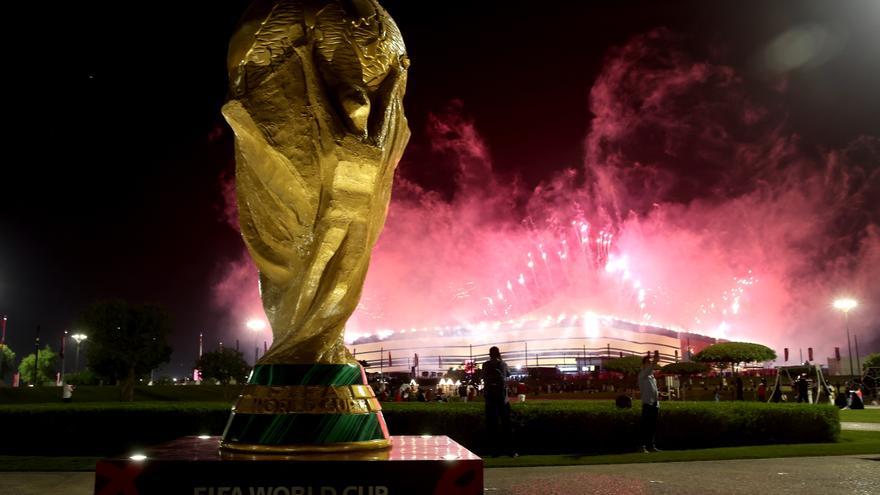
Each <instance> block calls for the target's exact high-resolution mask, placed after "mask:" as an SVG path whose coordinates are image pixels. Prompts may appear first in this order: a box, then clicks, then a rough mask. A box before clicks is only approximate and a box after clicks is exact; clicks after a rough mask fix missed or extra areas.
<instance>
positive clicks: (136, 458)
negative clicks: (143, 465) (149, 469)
mask: <svg viewBox="0 0 880 495" xmlns="http://www.w3.org/2000/svg"><path fill="white" fill-rule="evenodd" d="M129 459H131V460H133V461H138V462H140V461H143V460H146V459H147V456H145V455H144V454H134V455H132V456H130V457H129Z"/></svg>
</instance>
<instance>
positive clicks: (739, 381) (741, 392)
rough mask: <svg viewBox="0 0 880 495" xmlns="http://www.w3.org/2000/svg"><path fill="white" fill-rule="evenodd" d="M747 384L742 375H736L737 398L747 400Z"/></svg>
mask: <svg viewBox="0 0 880 495" xmlns="http://www.w3.org/2000/svg"><path fill="white" fill-rule="evenodd" d="M744 389H745V386H744V384H743V379H742V377H740V376H737V377H736V400H746V398H745V390H744Z"/></svg>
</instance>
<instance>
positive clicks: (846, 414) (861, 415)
mask: <svg viewBox="0 0 880 495" xmlns="http://www.w3.org/2000/svg"><path fill="white" fill-rule="evenodd" d="M840 420H841V421H849V422H854V423H880V409H858V410H855V411H853V410H850V409H841V411H840Z"/></svg>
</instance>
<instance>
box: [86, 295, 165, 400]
mask: <svg viewBox="0 0 880 495" xmlns="http://www.w3.org/2000/svg"><path fill="white" fill-rule="evenodd" d="M79 325H80V326H79V327H78V328H82V329H83V330H84V331H86V332H87V333H88V335H89V347H88V348H87V352H86V359H87V361H88V363H89V368H90V369H91V370H92V371H94V372H95V373H96V374H97V375H99V376H101V377H103V378H104V379H105V380H107V381H109V382H111V383H118V384H121V385H122V389H121V398H122V399H123V400H128V401H132V400H134V385H135V382H136V380H137V378H138V377H140V376H143V375H146V374H147V373H149V372H150V370H152V369H154V368H156V367H157V366H159V365H160V364H162V363H167V362H168V361H169V359H170V358H171V347H170V346H169V345H168V343H167V342H166V340H165V339H166V337H167V336H168V332H169V331H170V328H171V320H170V318H169V316H168V314H167V313H166V312H165V310H164V309H162V308H161V307H159V306H156V305H152V304H130V303H127V302H124V301H110V302H100V303H96V304H93V305H92V306H90V307H89V308H88V309H87V310H86V311H85V312H84V313H83V315H82V316H81V317H80V321H79Z"/></svg>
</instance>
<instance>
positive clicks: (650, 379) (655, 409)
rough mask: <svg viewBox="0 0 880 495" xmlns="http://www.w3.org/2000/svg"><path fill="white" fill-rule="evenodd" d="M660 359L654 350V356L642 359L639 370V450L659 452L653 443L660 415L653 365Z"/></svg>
mask: <svg viewBox="0 0 880 495" xmlns="http://www.w3.org/2000/svg"><path fill="white" fill-rule="evenodd" d="M659 361H660V353H659V352H658V351H654V357H653V359H652V358H651V356H650V355H648V356H645V357H644V358H643V359H642V369H641V370H640V371H639V394H640V395H641V398H642V431H641V433H642V446H641V447H639V451H640V452H645V453H647V452H660V450H659V449H658V448H657V446H656V445H654V435H655V433H656V432H657V417H658V416H659V415H660V396H659V394H658V393H657V381H656V380H655V379H654V366H656V365H657V363H658V362H659Z"/></svg>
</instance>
